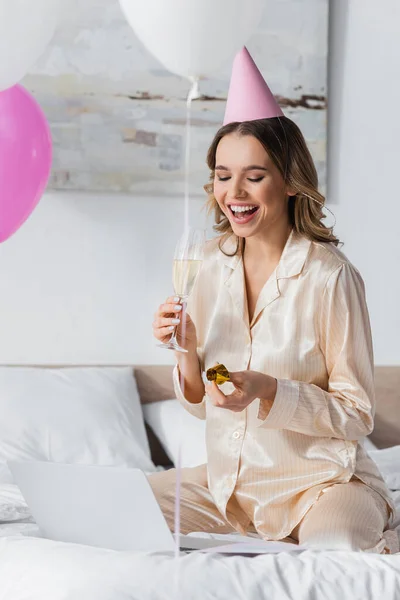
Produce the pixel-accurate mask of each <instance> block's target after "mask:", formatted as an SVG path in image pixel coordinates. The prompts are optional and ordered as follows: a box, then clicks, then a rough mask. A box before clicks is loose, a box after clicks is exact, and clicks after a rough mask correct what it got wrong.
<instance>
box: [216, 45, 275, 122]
mask: <svg viewBox="0 0 400 600" xmlns="http://www.w3.org/2000/svg"><path fill="white" fill-rule="evenodd" d="M283 116H284V115H283V112H282V111H281V109H280V107H279V106H278V103H277V102H276V100H275V98H274V96H273V94H272V92H271V90H270V89H269V87H268V86H267V84H266V82H265V80H264V78H263V76H262V75H261V73H260V71H259V69H258V68H257V65H256V63H255V62H254V60H253V59H252V57H251V56H250V53H249V51H248V50H247V48H246V47H244V48H242V50H240V52H238V53H237V55H236V57H235V60H234V61H233V67H232V76H231V82H230V85H229V92H228V99H227V103H226V110H225V117H224V125H226V124H227V123H234V122H236V121H238V122H243V121H255V120H256V119H270V118H272V117H283Z"/></svg>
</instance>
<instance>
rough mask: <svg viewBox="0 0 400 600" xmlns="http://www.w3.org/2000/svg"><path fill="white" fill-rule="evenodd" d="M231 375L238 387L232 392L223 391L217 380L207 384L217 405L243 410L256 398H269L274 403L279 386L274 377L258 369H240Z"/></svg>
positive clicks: (208, 393)
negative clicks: (225, 392) (226, 393)
mask: <svg viewBox="0 0 400 600" xmlns="http://www.w3.org/2000/svg"><path fill="white" fill-rule="evenodd" d="M229 376H230V381H231V383H233V385H234V386H235V388H236V389H235V391H234V392H232V394H228V395H225V394H224V393H223V392H221V390H220V389H219V387H218V386H217V384H216V383H215V381H212V382H211V383H210V384H206V386H205V387H206V392H207V395H208V396H209V397H210V398H211V401H212V403H213V404H214V405H215V406H219V407H220V408H227V409H229V410H232V411H234V412H241V411H242V410H244V409H245V408H246V407H247V406H248V405H249V404H251V403H252V402H253V400H255V399H256V398H260V399H262V400H267V401H269V402H270V403H271V405H272V403H273V401H274V398H275V394H276V387H277V382H276V379H275V378H274V377H271V376H270V375H265V374H264V373H259V372H258V371H238V372H236V373H229Z"/></svg>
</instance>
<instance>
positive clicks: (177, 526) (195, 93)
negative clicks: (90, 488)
mask: <svg viewBox="0 0 400 600" xmlns="http://www.w3.org/2000/svg"><path fill="white" fill-rule="evenodd" d="M190 80H191V82H192V85H191V88H190V90H189V93H188V96H187V100H186V132H185V133H186V136H185V137H186V139H185V199H184V231H185V232H187V231H188V229H189V175H190V141H191V137H190V134H191V108H192V100H196V99H197V98H200V90H199V80H198V78H197V77H191V78H190ZM182 339H185V319H182ZM180 385H181V389H182V393H183V395H185V389H184V388H185V380H184V378H183V376H182V375H181V380H180ZM182 427H183V426H182V419H181V420H180V426H179V429H178V431H177V434H178V436H177V437H178V453H177V460H176V464H175V473H176V483H175V486H176V487H175V515H174V521H175V522H174V530H175V553H174V554H175V598H178V594H179V575H180V561H179V555H180V537H181V473H182V460H181V458H182V433H183V432H182Z"/></svg>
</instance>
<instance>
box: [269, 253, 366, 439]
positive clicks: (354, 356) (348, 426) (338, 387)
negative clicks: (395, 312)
mask: <svg viewBox="0 0 400 600" xmlns="http://www.w3.org/2000/svg"><path fill="white" fill-rule="evenodd" d="M319 329H320V331H319V340H320V347H321V350H322V352H323V354H324V357H325V362H326V370H327V374H328V386H327V389H321V388H320V387H318V386H316V385H314V384H310V383H305V382H302V381H291V380H286V379H278V384H277V393H276V396H275V400H274V402H273V404H272V407H271V409H269V408H270V404H268V403H267V401H263V400H261V401H260V408H259V412H258V418H259V420H260V421H259V426H260V427H266V428H270V429H288V430H291V431H295V432H298V433H303V434H306V435H310V436H318V437H333V438H339V439H344V440H350V441H354V440H359V439H361V438H363V437H364V436H366V435H368V434H369V433H371V431H372V429H373V416H374V408H375V392H374V376H373V351H372V340H371V330H370V322H369V316H368V310H367V306H366V301H365V291H364V284H363V281H362V279H361V276H360V274H359V273H358V271H357V270H356V269H355V268H354V267H352V265H350V264H347V263H346V264H342V265H340V267H338V268H337V269H336V270H335V271H334V272H333V273H331V274H330V276H329V277H328V280H327V281H326V283H325V287H324V290H323V295H322V298H321V311H320V317H319Z"/></svg>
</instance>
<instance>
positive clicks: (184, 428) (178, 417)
mask: <svg viewBox="0 0 400 600" xmlns="http://www.w3.org/2000/svg"><path fill="white" fill-rule="evenodd" d="M143 414H144V419H145V421H146V422H147V423H148V425H150V427H151V429H152V430H153V431H154V433H155V434H156V436H157V437H158V439H159V440H160V442H161V444H162V446H163V448H164V450H165V452H166V454H167V455H168V457H169V458H170V460H171V462H172V463H173V464H174V465H176V464H177V460H178V452H179V445H180V444H181V466H182V467H197V466H198V465H202V464H204V463H206V462H207V451H206V441H205V431H206V424H205V421H203V420H201V419H197V418H196V417H194V416H193V415H191V414H190V413H188V412H187V411H186V410H185V409H184V408H183V406H182V405H181V404H180V403H179V402H178V400H163V401H160V402H151V403H150V404H145V405H144V406H143Z"/></svg>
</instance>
